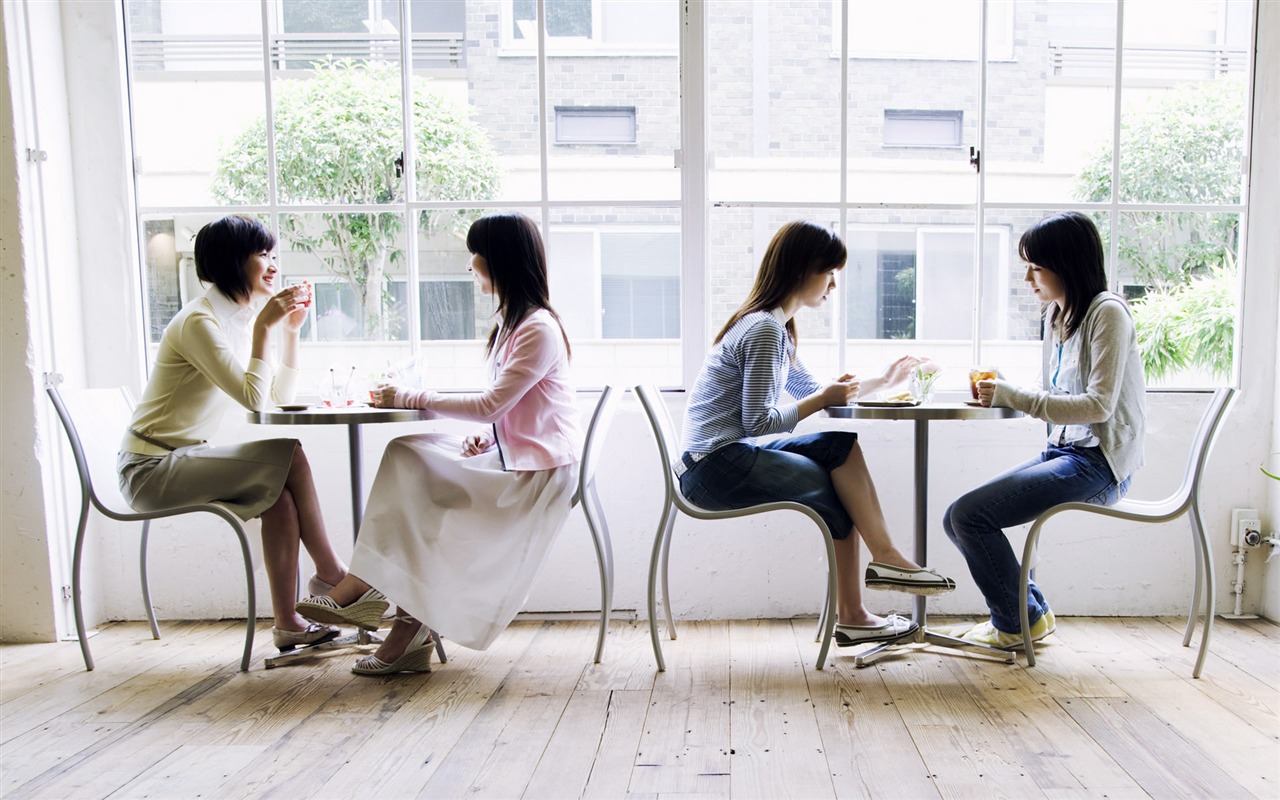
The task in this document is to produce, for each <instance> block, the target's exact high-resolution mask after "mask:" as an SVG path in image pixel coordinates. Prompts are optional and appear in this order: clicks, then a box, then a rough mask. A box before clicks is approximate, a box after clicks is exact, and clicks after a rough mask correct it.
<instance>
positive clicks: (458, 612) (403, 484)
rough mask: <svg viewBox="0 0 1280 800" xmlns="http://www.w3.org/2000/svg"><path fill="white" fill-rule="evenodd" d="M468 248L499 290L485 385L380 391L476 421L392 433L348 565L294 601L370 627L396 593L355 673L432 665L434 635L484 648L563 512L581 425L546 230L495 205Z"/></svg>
mask: <svg viewBox="0 0 1280 800" xmlns="http://www.w3.org/2000/svg"><path fill="white" fill-rule="evenodd" d="M467 249H468V250H469V251H471V254H472V255H471V264H470V267H469V270H470V271H471V272H473V273H474V274H475V278H476V281H477V283H478V284H479V287H480V291H481V293H482V294H486V295H496V296H497V299H498V309H497V312H498V315H499V317H500V321H499V322H498V324H497V325H495V326H494V329H493V331H492V332H491V333H490V334H489V341H488V346H487V348H486V353H487V355H488V359H489V374H490V385H489V387H488V388H487V389H485V390H484V391H482V392H479V393H475V394H440V393H438V392H433V391H413V390H410V389H405V388H399V387H395V386H385V387H382V388H381V389H379V390H378V391H377V395H376V397H377V405H379V406H384V407H385V406H389V407H395V408H420V409H423V410H426V411H430V412H432V413H433V414H434V415H436V416H440V417H451V418H454V419H464V420H471V421H473V422H479V423H483V424H484V425H485V427H484V428H481V429H480V430H479V431H477V432H475V433H473V434H472V435H470V436H467V437H466V438H465V439H464V438H462V437H459V436H454V435H451V434H443V433H429V434H420V435H415V436H403V437H400V438H398V439H395V440H394V441H392V442H391V443H390V444H388V445H387V450H386V453H385V454H384V455H383V458H382V465H381V466H380V467H379V468H378V475H377V478H376V479H375V480H374V483H373V490H372V492H371V493H370V496H369V506H368V510H367V511H366V512H365V516H364V521H363V523H362V524H361V526H360V536H359V539H358V541H357V544H356V550H355V554H354V556H353V557H352V562H351V569H350V573H349V574H348V576H347V578H346V579H345V580H343V581H342V582H341V583H339V584H338V585H337V586H335V587H334V588H333V589H332V590H331V591H329V592H328V593H327V594H324V595H319V596H315V597H309V598H307V599H306V600H303V601H301V602H299V603H298V605H297V610H298V613H300V614H302V615H303V616H304V617H306V618H308V619H312V620H315V621H317V622H329V623H334V624H343V623H345V624H349V625H356V626H358V627H362V628H366V629H369V630H373V629H376V628H377V627H378V625H379V624H380V622H381V619H382V614H383V612H384V611H386V609H387V606H388V605H389V603H388V602H387V599H386V598H387V597H393V598H395V600H396V603H397V605H398V608H397V609H396V616H395V623H394V624H393V625H392V627H391V631H390V632H389V633H388V635H387V639H386V641H385V642H383V644H382V646H381V647H379V648H378V651H377V652H376V653H374V654H373V655H370V656H365V657H364V658H362V659H360V660H359V661H358V662H356V664H355V666H353V667H352V671H353V672H355V673H357V674H361V675H386V674H390V673H395V672H429V671H430V658H431V651H432V649H433V648H434V646H435V638H436V636H437V635H441V636H444V637H446V638H448V639H449V640H451V641H453V642H456V643H458V644H460V645H463V646H465V647H470V648H474V649H477V650H483V649H485V648H487V647H488V646H489V645H490V644H491V643H492V642H493V640H494V639H495V638H496V637H497V635H498V633H499V632H501V631H502V629H503V628H505V627H506V626H507V623H509V622H510V621H511V618H512V617H514V616H515V614H516V612H517V611H519V610H520V607H521V606H522V605H523V604H524V600H525V597H526V595H527V594H528V591H529V587H530V585H531V584H532V583H533V579H534V578H535V577H536V575H537V573H538V571H539V569H540V568H541V566H542V563H543V561H544V560H545V559H546V555H547V553H548V552H549V551H550V549H551V544H552V542H553V541H554V540H555V537H556V535H557V534H558V533H559V532H560V528H561V527H563V525H564V521H565V519H566V518H567V517H568V515H569V509H570V506H569V503H570V499H571V498H572V497H573V491H574V487H575V485H576V480H577V462H578V457H579V453H580V452H581V450H582V447H581V438H582V434H581V430H580V428H579V420H578V417H579V415H578V408H577V404H576V402H575V398H574V389H573V386H572V385H571V383H570V381H569V340H568V337H566V336H565V333H564V328H563V326H562V325H561V323H560V318H559V317H558V316H557V315H556V312H555V311H554V310H553V309H552V308H551V304H550V302H549V301H548V290H547V265H546V256H545V255H544V251H543V246H542V238H541V237H540V236H539V234H538V228H537V226H536V225H534V223H533V221H532V220H530V219H529V218H528V217H525V216H523V215H521V214H494V215H490V216H485V217H482V218H481V219H479V220H477V221H476V222H475V224H473V225H472V226H471V229H470V230H469V231H468V232H467ZM375 587H376V588H375Z"/></svg>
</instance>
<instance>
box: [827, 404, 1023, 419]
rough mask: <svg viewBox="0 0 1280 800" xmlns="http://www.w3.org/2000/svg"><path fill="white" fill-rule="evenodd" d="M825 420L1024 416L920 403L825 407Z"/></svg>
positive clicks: (1008, 410) (1000, 410)
mask: <svg viewBox="0 0 1280 800" xmlns="http://www.w3.org/2000/svg"><path fill="white" fill-rule="evenodd" d="M827 416H829V417H836V418H839V419H910V420H934V419H1016V418H1017V417H1022V416H1026V415H1025V414H1023V413H1022V412H1021V411H1018V410H1017V409H1013V408H988V407H984V406H974V405H969V404H968V403H962V402H958V401H956V402H935V403H921V404H920V405H918V406H905V405H904V406H881V405H858V404H857V403H854V404H853V405H847V406H827Z"/></svg>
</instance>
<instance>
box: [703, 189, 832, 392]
mask: <svg viewBox="0 0 1280 800" xmlns="http://www.w3.org/2000/svg"><path fill="white" fill-rule="evenodd" d="M800 219H807V220H812V221H813V222H816V223H817V224H819V225H822V226H823V227H825V228H829V229H831V230H833V231H834V230H837V229H838V228H839V219H840V215H839V214H838V213H837V212H836V211H835V210H833V209H812V208H808V209H804V208H800V209H797V208H770V209H761V208H755V209H743V208H713V209H712V210H711V213H710V220H709V230H708V234H709V235H708V257H707V264H708V269H707V297H708V298H709V300H710V303H709V305H710V316H709V317H708V318H707V322H708V325H707V334H708V336H709V337H710V338H709V339H708V341H707V342H706V343H705V348H704V349H706V350H710V349H711V339H714V338H715V336H716V335H717V334H718V333H720V330H721V329H722V328H723V327H724V325H725V323H726V322H728V321H729V317H730V316H732V315H733V313H734V312H735V311H737V310H738V308H739V307H740V306H741V305H742V303H743V302H744V301H745V300H746V299H747V295H748V294H750V292H751V287H752V286H753V285H754V284H755V279H756V274H757V273H758V272H759V269H760V259H761V258H763V257H764V253H765V250H766V249H767V248H768V246H769V242H770V240H772V239H773V235H774V234H775V233H777V231H778V228H780V227H782V225H783V224H784V223H786V222H790V221H792V220H800ZM846 273H847V269H846V270H844V271H841V272H840V273H839V274H837V276H836V285H837V287H841V288H842V287H843V285H844V283H845V280H846V278H847V275H846ZM837 295H838V292H833V293H832V294H831V296H829V297H828V298H827V302H826V303H824V304H823V305H822V306H821V307H820V308H816V309H809V308H804V309H801V310H800V312H799V313H798V314H796V317H795V323H796V325H795V327H796V335H797V337H798V339H799V346H798V349H797V354H798V355H799V357H800V360H801V361H803V362H804V364H805V366H806V367H808V368H809V370H810V371H811V372H812V373H813V374H814V376H815V377H817V378H818V379H819V380H825V379H827V378H834V377H836V376H837V375H839V374H840V372H839V348H838V344H837V342H836V338H835V331H836V319H837V316H836V315H837V313H838V309H837V308H836V305H837V303H838V302H839V300H838V299H837Z"/></svg>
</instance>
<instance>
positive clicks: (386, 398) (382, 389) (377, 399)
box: [369, 383, 396, 408]
mask: <svg viewBox="0 0 1280 800" xmlns="http://www.w3.org/2000/svg"><path fill="white" fill-rule="evenodd" d="M369 399H370V400H371V401H372V402H373V404H374V405H375V406H377V407H378V408H395V407H396V387H395V386H393V385H392V384H389V383H382V384H379V385H378V387H377V388H376V389H370V390H369Z"/></svg>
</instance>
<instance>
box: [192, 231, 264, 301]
mask: <svg viewBox="0 0 1280 800" xmlns="http://www.w3.org/2000/svg"><path fill="white" fill-rule="evenodd" d="M274 249H276V235H275V234H274V233H272V232H271V229H270V228H268V227H267V226H266V225H263V224H262V223H261V222H259V221H258V220H256V219H254V218H252V217H245V216H241V215H239V214H232V215H230V216H226V217H223V218H222V219H218V220H214V221H213V222H210V223H209V224H208V225H205V226H204V227H203V228H201V229H200V232H199V233H197V234H196V245H195V257H196V277H197V278H199V279H200V281H201V282H202V283H212V284H213V285H214V286H217V287H218V289H219V290H221V292H222V293H223V294H225V295H226V296H227V297H230V298H231V299H232V300H236V301H238V302H244V301H245V300H248V299H249V297H250V295H251V294H252V293H251V291H250V289H249V278H248V276H246V275H245V272H244V262H246V261H248V260H249V256H251V255H253V254H254V253H261V252H262V251H264V250H267V251H270V250H274Z"/></svg>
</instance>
